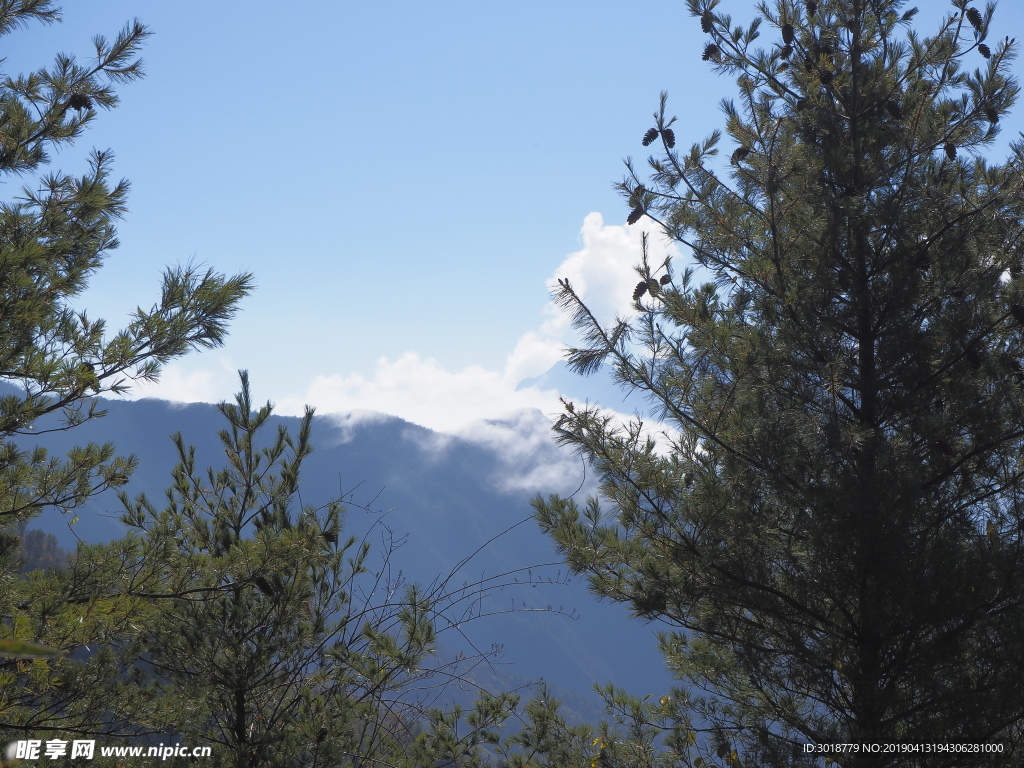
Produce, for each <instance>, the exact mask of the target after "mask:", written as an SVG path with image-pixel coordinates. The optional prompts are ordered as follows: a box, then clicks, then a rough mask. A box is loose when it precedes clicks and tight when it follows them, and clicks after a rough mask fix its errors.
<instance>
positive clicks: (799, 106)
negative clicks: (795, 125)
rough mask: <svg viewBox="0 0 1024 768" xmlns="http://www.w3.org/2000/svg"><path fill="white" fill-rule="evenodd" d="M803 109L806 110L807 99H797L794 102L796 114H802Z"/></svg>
mask: <svg viewBox="0 0 1024 768" xmlns="http://www.w3.org/2000/svg"><path fill="white" fill-rule="evenodd" d="M805 109H807V99H797V100H796V111H797V112H803V111H804V110H805Z"/></svg>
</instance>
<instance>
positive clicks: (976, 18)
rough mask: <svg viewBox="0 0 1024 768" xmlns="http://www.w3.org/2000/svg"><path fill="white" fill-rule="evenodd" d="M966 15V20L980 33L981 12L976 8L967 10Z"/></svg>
mask: <svg viewBox="0 0 1024 768" xmlns="http://www.w3.org/2000/svg"><path fill="white" fill-rule="evenodd" d="M966 15H967V20H968V21H969V22H970V23H971V26H972V27H974V28H975V29H976V30H978V31H979V32H980V31H981V12H980V11H979V10H978V9H977V8H968V9H967V12H966Z"/></svg>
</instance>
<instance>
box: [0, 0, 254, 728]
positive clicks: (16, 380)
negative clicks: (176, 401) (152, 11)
mask: <svg viewBox="0 0 1024 768" xmlns="http://www.w3.org/2000/svg"><path fill="white" fill-rule="evenodd" d="M59 18H60V16H59V9H57V8H56V7H54V5H53V3H52V2H49V1H48V0H18V1H16V2H11V3H3V4H0V35H6V34H9V33H11V32H13V31H15V30H16V29H17V28H19V27H22V26H27V25H29V24H31V23H33V22H41V23H44V24H45V23H52V22H55V21H58V20H59ZM148 35H149V31H148V30H147V29H146V28H145V27H144V26H143V25H142V24H140V23H139V22H137V21H136V22H134V23H131V24H128V25H126V26H125V28H124V29H123V30H122V31H121V32H120V33H119V34H117V35H116V37H115V38H114V39H113V40H107V39H106V38H104V37H102V36H97V37H96V38H94V41H93V43H94V57H90V59H89V62H88V63H87V64H82V63H79V61H78V60H76V59H75V58H74V57H73V56H69V55H65V54H60V55H58V56H57V57H56V61H55V62H54V64H53V66H52V67H50V68H47V69H41V70H39V71H36V72H32V73H31V74H28V75H21V76H18V77H9V76H4V77H2V79H0V175H2V176H3V177H6V178H8V179H11V178H13V177H23V176H26V175H28V174H41V175H38V177H37V178H36V179H35V180H34V182H33V183H32V184H30V185H28V186H25V187H23V188H22V189H21V190H20V192H18V193H16V194H15V195H14V196H13V197H11V198H9V199H8V200H6V201H5V202H2V203H0V379H2V380H3V381H5V382H8V383H13V384H15V385H16V386H18V387H19V388H20V389H21V393H20V394H17V395H4V396H3V397H0V615H3V616H4V621H3V624H2V625H0V651H2V650H3V649H4V648H7V647H8V644H10V646H11V647H20V646H21V645H23V644H24V643H26V642H30V643H36V644H42V645H44V646H47V647H49V648H50V649H51V650H58V651H61V652H72V651H76V650H82V649H86V648H88V647H89V646H90V644H93V643H100V644H102V643H103V642H104V640H105V639H107V638H109V637H111V636H113V635H117V634H119V633H129V631H130V630H129V628H130V626H131V621H130V619H131V616H132V615H133V614H132V611H133V610H136V609H137V608H138V607H139V605H141V603H139V601H138V600H134V599H132V598H129V597H127V596H126V594H125V593H124V591H123V590H120V589H115V588H113V587H112V585H115V584H117V583H118V582H119V580H120V579H121V578H122V575H123V571H124V569H123V567H122V566H123V563H122V562H120V561H119V559H118V557H119V555H118V553H117V552H113V551H107V550H103V549H102V548H85V549H83V550H82V551H81V552H80V553H79V555H78V557H77V558H76V560H75V563H74V565H73V566H72V567H70V568H68V569H66V570H64V571H60V572H47V573H44V572H37V573H35V574H32V575H31V576H30V578H29V579H25V578H22V577H21V576H20V575H19V571H20V568H21V562H22V556H21V552H22V550H21V546H20V542H18V541H17V538H18V537H17V535H16V532H17V530H18V529H19V526H22V525H23V524H24V523H26V522H27V521H29V520H31V519H32V518H34V517H35V516H37V515H38V514H39V513H40V512H41V511H42V510H44V509H47V508H55V509H59V510H61V511H62V512H66V513H69V512H73V511H74V510H75V509H76V508H77V507H79V506H81V505H82V504H83V503H84V502H85V501H86V500H87V499H89V498H91V497H93V496H95V495H96V494H98V493H100V492H102V491H104V490H106V489H108V488H111V487H118V486H120V485H123V484H124V483H126V482H127V480H128V476H129V475H130V473H131V472H132V470H133V468H134V466H135V460H134V458H133V457H119V456H115V451H114V447H113V446H112V445H109V444H108V445H102V446H100V445H95V444H89V445H84V446H81V447H78V448H76V449H74V450H73V451H71V452H70V453H69V454H68V455H67V457H65V458H63V459H60V458H55V457H50V456H49V455H48V454H47V452H46V450H45V448H44V447H37V448H34V449H26V448H24V447H22V446H23V445H24V438H25V437H26V436H35V435H39V436H43V435H45V433H46V432H47V431H51V430H67V429H73V428H74V427H76V426H78V425H80V424H82V423H83V422H84V421H86V420H87V419H89V418H97V417H100V416H102V415H103V412H102V411H101V410H99V409H98V406H97V402H98V401H97V400H96V396H97V395H99V394H101V393H115V394H119V393H123V392H125V391H126V390H127V388H128V386H129V382H130V381H133V380H144V381H150V380H155V379H156V378H157V376H158V375H159V373H160V369H161V366H162V365H164V364H165V363H167V362H168V361H171V360H174V359H176V358H178V357H180V356H182V355H184V354H185V353H187V352H188V351H190V350H193V349H198V348H203V347H216V346H218V345H220V344H221V343H222V342H223V339H224V336H225V333H226V323H227V321H228V320H229V319H230V318H231V317H232V316H233V315H234V313H235V311H236V309H237V307H238V304H239V301H240V300H241V298H242V297H244V296H245V295H246V294H247V293H248V292H249V291H250V290H251V288H252V286H253V282H252V278H251V276H250V275H248V274H239V275H235V276H234V277H231V278H226V277H224V276H222V275H219V274H216V273H214V272H213V271H210V270H207V271H205V272H199V271H196V270H194V269H190V268H182V267H177V268H170V269H168V270H167V271H166V272H165V274H164V276H163V285H162V288H161V293H160V299H159V301H158V302H157V303H156V304H155V305H154V306H153V307H152V309H150V310H143V309H141V308H140V309H138V310H136V312H135V314H134V317H133V319H132V321H131V322H130V323H129V324H128V326H127V327H126V328H125V329H124V330H121V331H118V332H117V333H115V334H113V335H110V334H109V333H108V332H107V329H106V326H105V324H104V322H103V321H102V320H100V319H92V318H90V317H88V315H87V314H86V313H85V312H84V311H80V310H76V309H74V308H73V306H74V302H75V301H76V300H77V298H78V297H79V295H80V294H81V293H82V292H83V291H84V290H85V288H86V287H87V285H88V283H89V279H90V278H91V276H92V275H93V273H94V272H95V271H96V270H97V269H99V268H100V267H101V266H102V265H103V261H104V259H105V258H106V256H107V254H108V253H109V252H110V251H111V249H113V248H115V247H117V245H118V242H117V237H116V229H115V222H116V220H117V219H118V218H120V217H121V216H122V215H123V214H124V213H125V211H126V207H125V206H126V200H127V194H128V186H129V185H128V182H127V181H123V180H122V181H118V182H114V181H113V180H112V179H111V164H112V159H113V158H112V155H111V154H110V152H107V151H94V152H93V153H92V155H91V158H90V160H89V168H88V170H87V171H86V172H85V173H84V174H83V175H81V176H72V175H67V174H64V173H60V172H51V173H46V174H42V169H43V166H46V165H47V164H48V162H49V155H48V151H49V150H51V149H52V148H55V147H56V148H59V147H61V146H67V145H69V144H71V143H73V142H74V141H75V140H77V139H78V138H80V136H81V135H82V133H83V131H84V130H85V128H86V127H88V126H89V124H90V123H92V121H93V120H94V119H95V118H96V117H97V115H98V110H100V109H102V110H109V109H112V108H114V107H116V106H117V104H118V96H117V92H116V88H115V86H116V85H118V84H123V83H129V82H131V81H133V80H136V79H138V78H139V77H141V76H142V74H143V70H142V62H141V60H140V59H139V58H138V53H139V49H140V46H141V45H142V43H143V42H144V41H145V39H146V38H147V37H148ZM18 438H22V441H21V442H18V441H17V439H18ZM44 440H45V438H42V439H41V440H40V442H43V441H44ZM84 652H86V653H91V652H92V651H84ZM121 671H122V670H120V669H119V668H118V667H117V666H116V663H115V661H114V657H113V656H112V655H111V652H110V649H109V648H107V649H105V651H104V652H103V653H99V654H96V655H95V656H93V657H92V658H91V659H90V661H89V662H88V663H87V664H82V663H79V662H77V661H72V660H70V659H68V658H63V659H61V660H58V661H45V660H41V659H40V660H36V661H33V662H31V663H29V662H26V661H24V660H14V659H3V660H0V690H2V691H3V695H0V730H3V731H4V734H3V735H4V736H10V735H12V734H20V735H22V736H24V734H25V733H28V732H35V733H43V732H47V733H50V734H51V735H52V734H53V733H54V732H59V733H61V734H66V735H70V734H74V733H78V734H88V733H101V732H104V731H111V730H116V729H117V727H118V724H119V723H121V722H122V719H121V717H120V715H119V714H118V713H117V712H115V711H113V710H112V709H111V707H112V705H114V709H115V710H116V709H117V708H118V706H119V705H121V704H124V705H126V706H127V704H128V703H130V702H131V701H132V700H133V699H134V697H135V693H134V692H133V690H132V689H131V688H130V687H128V688H126V687H124V686H122V687H121V688H120V689H118V690H119V694H118V695H114V694H112V693H111V690H110V689H109V688H108V687H107V686H108V684H111V685H112V684H113V683H110V681H111V680H113V679H116V678H117V677H118V674H119V673H120V672H121ZM8 729H9V730H8Z"/></svg>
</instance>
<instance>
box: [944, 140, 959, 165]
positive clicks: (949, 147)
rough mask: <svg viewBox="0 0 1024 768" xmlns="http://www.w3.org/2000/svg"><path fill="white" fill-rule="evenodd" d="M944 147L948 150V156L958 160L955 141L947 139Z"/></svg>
mask: <svg viewBox="0 0 1024 768" xmlns="http://www.w3.org/2000/svg"><path fill="white" fill-rule="evenodd" d="M943 149H944V150H946V157H948V158H949V159H950V160H956V145H955V144H953V142H951V141H947V142H946V146H945V147H943Z"/></svg>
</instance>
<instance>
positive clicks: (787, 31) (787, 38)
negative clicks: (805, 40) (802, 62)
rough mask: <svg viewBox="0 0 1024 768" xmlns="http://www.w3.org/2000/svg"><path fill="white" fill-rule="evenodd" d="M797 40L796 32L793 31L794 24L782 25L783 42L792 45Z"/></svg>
mask: <svg viewBox="0 0 1024 768" xmlns="http://www.w3.org/2000/svg"><path fill="white" fill-rule="evenodd" d="M794 40H796V32H795V31H794V30H793V25H792V24H783V25H782V42H783V43H785V44H786V45H792V44H793V41H794Z"/></svg>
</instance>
